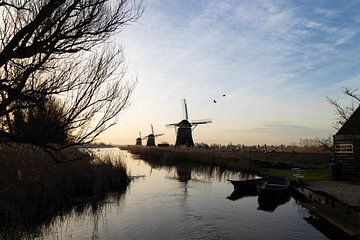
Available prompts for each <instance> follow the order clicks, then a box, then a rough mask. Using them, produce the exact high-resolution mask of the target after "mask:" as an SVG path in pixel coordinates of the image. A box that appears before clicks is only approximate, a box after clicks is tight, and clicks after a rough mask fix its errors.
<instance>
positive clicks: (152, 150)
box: [121, 146, 332, 171]
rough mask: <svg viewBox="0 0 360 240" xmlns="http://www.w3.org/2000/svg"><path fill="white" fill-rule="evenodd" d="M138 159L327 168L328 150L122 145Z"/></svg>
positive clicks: (246, 167) (237, 167) (247, 167)
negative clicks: (249, 150)
mask: <svg viewBox="0 0 360 240" xmlns="http://www.w3.org/2000/svg"><path fill="white" fill-rule="evenodd" d="M121 149H124V150H129V151H130V152H131V153H134V154H137V155H139V156H140V158H142V159H145V160H146V159H152V160H158V161H191V162H198V163H205V164H212V165H216V166H220V167H223V168H226V169H230V170H246V171H258V170H259V169H261V168H270V167H275V168H284V169H289V168H292V167H302V168H327V167H328V164H329V160H330V159H331V157H332V153H328V152H319V153H309V152H306V153H298V152H295V153H293V152H267V153H264V152H233V151H216V150H195V149H191V150H189V149H176V148H158V147H144V146H126V147H121Z"/></svg>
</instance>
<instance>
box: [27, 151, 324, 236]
mask: <svg viewBox="0 0 360 240" xmlns="http://www.w3.org/2000/svg"><path fill="white" fill-rule="evenodd" d="M104 151H105V152H111V153H112V154H115V155H116V154H122V155H123V157H124V160H125V162H126V165H127V168H128V170H129V171H130V174H131V175H133V176H139V177H137V178H135V179H134V181H133V182H132V183H131V185H130V186H129V189H128V190H127V191H126V193H125V194H124V195H123V196H122V197H121V198H120V199H118V198H117V199H115V198H113V197H109V199H108V200H107V201H106V202H104V203H103V204H102V205H101V206H100V207H99V208H98V209H97V211H95V212H94V211H93V210H91V209H90V208H89V209H87V210H85V211H82V212H78V213H75V212H72V213H71V214H68V215H66V216H65V217H58V218H55V219H54V221H53V222H52V223H51V224H48V225H46V226H43V227H42V228H41V229H40V232H39V233H38V234H35V235H33V236H28V238H35V239H157V240H158V239H257V240H259V239H328V238H327V237H326V236H325V235H324V234H323V233H321V232H320V231H318V230H317V229H316V228H315V227H313V225H311V224H309V223H307V221H306V220H305V219H304V218H307V217H309V215H308V213H307V211H306V210H305V209H303V208H302V207H301V205H300V204H299V203H297V202H296V201H295V200H294V199H293V198H291V199H286V200H285V202H283V203H282V204H281V205H279V206H275V208H274V209H270V210H268V211H264V210H261V209H259V202H258V197H257V196H247V197H242V198H240V199H238V200H235V201H233V200H229V199H228V198H227V197H229V196H230V195H231V193H232V191H233V186H232V185H231V184H230V183H229V182H228V181H227V179H240V178H246V177H253V176H248V175H245V174H242V173H237V172H232V171H224V170H221V169H219V168H216V167H205V166H201V165H194V164H178V165H176V166H160V165H159V164H158V163H149V162H145V161H143V160H140V159H136V158H135V157H134V156H132V155H131V154H129V153H127V152H124V151H119V150H116V149H108V150H102V152H101V153H103V152H104Z"/></svg>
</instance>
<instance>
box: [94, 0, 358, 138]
mask: <svg viewBox="0 0 360 240" xmlns="http://www.w3.org/2000/svg"><path fill="white" fill-rule="evenodd" d="M359 32H360V1H256V0H254V1H195V0H193V1H190V0H186V1H169V0H167V1H166V0H148V1H147V3H146V7H145V12H144V15H143V16H142V18H141V19H139V20H138V21H137V22H136V23H134V24H131V25H129V26H127V27H126V28H125V29H124V30H123V31H122V32H120V33H119V34H118V35H117V36H116V40H115V41H116V44H118V45H121V46H123V47H124V52H125V55H126V59H127V65H128V77H129V78H134V77H136V78H137V79H138V84H137V87H136V89H135V91H134V94H133V97H132V100H131V102H132V103H131V106H130V108H129V109H127V110H126V111H124V112H123V113H122V114H121V115H120V116H119V121H118V124H117V125H116V126H115V127H113V128H112V129H111V130H109V131H108V132H107V133H105V134H103V135H102V136H101V137H100V140H103V141H105V142H113V143H119V144H126V143H129V144H131V143H133V142H134V141H135V140H134V139H135V138H136V137H137V135H138V131H141V132H142V133H143V135H145V134H148V133H149V131H150V123H153V124H154V128H155V130H156V131H157V132H158V133H165V136H163V137H161V138H159V139H158V142H162V141H168V142H170V143H173V142H174V141H175V133H174V129H167V128H166V127H165V124H166V123H172V122H176V121H178V120H180V119H181V117H182V109H181V99H183V98H186V99H187V101H188V105H189V115H190V118H191V119H204V118H211V119H212V120H213V123H212V124H208V125H204V126H199V127H198V128H197V129H196V130H195V131H194V133H193V135H194V140H195V142H207V143H222V144H226V143H229V142H232V143H242V144H258V143H259V144H263V143H267V144H279V143H284V144H286V143H290V142H294V141H298V140H299V139H300V138H313V137H326V136H329V135H330V134H334V132H335V130H334V129H333V125H332V122H334V120H335V115H334V111H333V109H332V107H331V106H330V105H329V104H328V103H327V102H326V97H327V96H329V97H334V98H337V99H339V100H341V101H344V102H346V99H343V96H342V94H341V88H342V87H343V86H349V87H359V85H360V68H359V65H360V41H359V40H360V34H359ZM224 93H225V94H226V97H222V94H224ZM214 99H215V100H217V103H216V104H215V103H213V100H214Z"/></svg>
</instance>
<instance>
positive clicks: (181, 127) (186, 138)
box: [166, 99, 212, 147]
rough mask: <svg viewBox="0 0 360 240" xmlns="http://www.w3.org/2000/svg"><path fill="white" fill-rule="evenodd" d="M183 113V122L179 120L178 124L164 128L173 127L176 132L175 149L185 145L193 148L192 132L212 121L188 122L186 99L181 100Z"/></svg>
mask: <svg viewBox="0 0 360 240" xmlns="http://www.w3.org/2000/svg"><path fill="white" fill-rule="evenodd" d="M183 113H184V119H183V120H181V121H180V122H178V123H170V124H167V125H166V126H167V127H175V131H176V143H175V147H178V146H181V145H185V146H187V147H193V146H194V140H193V138H192V131H193V130H194V129H195V128H196V127H197V126H198V125H200V124H207V123H211V122H212V121H211V119H205V120H195V121H190V120H189V114H188V110H187V104H186V99H183Z"/></svg>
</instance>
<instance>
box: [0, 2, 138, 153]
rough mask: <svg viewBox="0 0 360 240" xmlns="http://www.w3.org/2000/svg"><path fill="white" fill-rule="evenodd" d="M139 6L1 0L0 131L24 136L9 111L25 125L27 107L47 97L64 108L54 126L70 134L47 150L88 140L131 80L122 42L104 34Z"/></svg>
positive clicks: (119, 106) (123, 100) (110, 118)
mask: <svg viewBox="0 0 360 240" xmlns="http://www.w3.org/2000/svg"><path fill="white" fill-rule="evenodd" d="M142 12H143V8H142V3H141V1H140V2H138V1H136V0H117V1H112V0H72V1H67V0H47V1H42V0H34V1H29V0H8V1H0V122H1V126H2V127H1V129H0V134H1V135H2V136H3V137H6V138H7V139H9V140H11V141H17V142H22V141H25V139H24V137H23V135H21V134H15V133H16V131H15V130H14V129H15V128H14V122H13V121H14V119H15V117H14V116H15V115H14V114H16V113H17V112H19V113H21V114H22V116H24V119H23V123H24V124H29V123H28V121H30V120H29V119H30V117H31V116H32V115H29V114H30V113H31V109H34V108H36V107H39V106H45V105H43V104H44V103H45V102H46V101H49V99H55V100H56V102H57V104H56V106H57V107H58V108H59V109H60V110H61V111H59V113H58V114H60V115H61V116H58V117H57V118H56V120H57V121H58V124H57V127H56V129H55V128H54V131H57V130H59V129H61V131H64V132H66V133H67V134H68V135H69V136H68V141H67V143H66V144H65V145H66V146H65V145H53V144H51V147H49V149H51V151H54V150H56V149H57V150H61V149H63V148H64V147H68V146H75V145H82V144H84V143H89V142H91V141H93V140H94V139H95V138H96V137H98V136H99V134H101V133H102V132H103V131H105V130H106V129H108V128H109V127H111V126H113V125H114V124H115V123H116V116H117V115H118V113H119V112H120V111H122V110H123V109H125V108H126V107H127V106H128V104H129V98H130V96H131V93H132V91H133V89H134V86H135V83H134V82H129V81H128V80H126V79H125V70H126V66H125V64H124V57H123V54H122V49H117V48H116V47H114V46H111V45H109V44H108V40H109V38H110V37H111V36H113V35H114V34H115V33H117V32H119V31H120V30H121V29H122V28H123V27H124V26H126V25H127V24H128V23H131V22H133V21H135V20H137V19H138V18H139V17H140V16H141V14H142ZM51 101H52V100H51ZM26 141H30V140H29V138H28V140H26ZM31 141H33V142H32V144H35V145H38V146H40V145H41V146H44V145H49V144H46V143H44V142H41V141H40V140H39V141H38V140H31ZM49 141H50V142H51V140H49Z"/></svg>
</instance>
